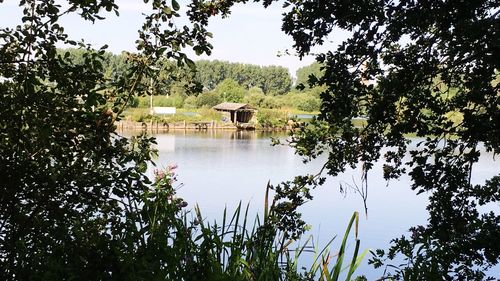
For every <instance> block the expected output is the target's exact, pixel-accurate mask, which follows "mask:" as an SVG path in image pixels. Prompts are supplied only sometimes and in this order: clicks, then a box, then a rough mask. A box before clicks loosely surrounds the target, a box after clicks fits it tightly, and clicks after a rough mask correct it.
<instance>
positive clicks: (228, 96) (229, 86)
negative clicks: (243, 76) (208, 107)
mask: <svg viewBox="0 0 500 281" xmlns="http://www.w3.org/2000/svg"><path fill="white" fill-rule="evenodd" d="M214 91H215V92H216V93H218V94H219V96H221V97H222V99H223V100H224V101H228V102H242V101H243V97H244V96H245V89H244V88H243V87H241V86H240V85H239V84H238V82H236V81H234V80H232V79H225V80H224V81H222V82H221V83H220V84H219V85H217V87H215V90H214Z"/></svg>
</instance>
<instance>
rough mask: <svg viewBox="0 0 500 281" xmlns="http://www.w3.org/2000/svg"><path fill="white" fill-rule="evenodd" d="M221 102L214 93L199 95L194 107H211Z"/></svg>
mask: <svg viewBox="0 0 500 281" xmlns="http://www.w3.org/2000/svg"><path fill="white" fill-rule="evenodd" d="M221 102H222V98H221V97H220V96H219V94H217V93H216V92H205V93H201V94H200V95H199V96H198V97H197V98H196V105H197V106H198V107H212V106H216V105H218V104H219V103H221Z"/></svg>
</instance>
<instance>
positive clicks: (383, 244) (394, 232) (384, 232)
mask: <svg viewBox="0 0 500 281" xmlns="http://www.w3.org/2000/svg"><path fill="white" fill-rule="evenodd" d="M154 136H155V137H156V138H157V142H158V150H159V157H158V159H156V162H157V166H158V167H162V166H164V167H166V166H167V165H169V164H177V165H178V169H177V172H178V174H179V176H178V179H179V182H181V183H183V186H182V187H181V188H180V189H179V191H178V193H179V196H181V197H183V198H184V199H185V200H186V201H187V202H188V203H189V204H190V206H191V207H192V206H193V205H194V204H195V203H197V204H198V205H199V206H200V208H201V210H202V213H203V215H204V216H205V217H206V219H207V220H210V221H213V220H214V219H219V218H221V217H222V212H223V209H224V207H225V206H227V207H228V209H229V210H233V209H234V208H235V207H236V206H237V205H238V203H239V202H240V201H242V202H243V203H244V204H246V203H248V202H249V203H250V204H251V207H250V209H251V213H252V215H255V214H256V213H257V212H260V213H262V210H263V204H264V203H263V202H264V194H265V188H266V184H267V182H268V181H270V182H271V183H272V184H277V183H279V182H281V181H285V180H290V179H293V177H294V176H295V175H299V174H306V173H317V172H318V171H319V170H320V169H321V166H322V164H323V161H324V159H325V158H321V157H320V158H319V159H316V160H315V161H313V162H311V163H308V164H306V165H305V164H303V163H302V160H301V158H300V157H299V156H297V155H295V153H294V150H293V149H291V148H289V147H287V146H271V140H270V137H279V138H285V137H286V135H284V134H270V133H263V132H247V131H239V132H236V131H201V132H200V131H173V132H169V133H164V134H155V135H154ZM413 143H415V142H413ZM498 168H499V166H498V161H497V162H495V160H494V158H493V155H492V154H488V153H483V156H482V157H481V161H480V162H479V163H477V164H476V166H475V168H474V171H475V172H474V178H472V180H473V181H474V182H475V183H480V182H483V181H484V179H485V178H487V177H491V176H493V175H495V174H496V173H498V170H499V169H498ZM360 182H361V172H360V170H348V171H346V173H344V174H343V175H342V176H339V177H335V178H331V177H330V178H328V180H327V182H326V183H325V184H324V185H323V186H321V187H319V188H317V189H316V190H314V191H312V194H313V196H314V197H315V198H314V200H312V201H311V202H308V203H307V204H306V205H305V206H304V207H303V208H302V209H301V210H302V211H303V215H304V219H305V221H306V222H307V223H308V224H309V225H311V227H312V230H311V232H310V234H312V235H314V237H315V239H318V240H319V242H320V245H323V244H324V243H326V242H327V241H329V240H330V239H331V238H332V237H333V236H335V235H338V238H337V239H336V240H337V243H336V244H334V245H333V248H332V249H333V251H335V250H336V249H338V244H339V243H340V242H339V241H338V240H340V239H341V238H340V237H341V236H342V235H343V233H344V231H345V228H346V227H347V223H348V220H349V219H350V217H351V215H352V213H353V212H354V211H358V212H359V213H360V215H361V216H360V229H359V230H360V233H359V234H360V239H361V249H367V248H370V249H377V248H384V249H386V248H387V247H388V245H389V241H390V240H391V239H392V238H395V237H399V236H401V235H402V234H404V233H406V230H407V229H408V228H410V227H411V226H415V225H419V224H425V222H426V217H427V212H426V210H425V206H426V200H427V197H426V196H425V194H424V195H420V196H415V194H414V192H413V191H411V190H410V188H409V185H410V182H409V178H408V177H402V178H401V179H399V180H392V181H390V182H386V181H385V180H383V178H382V169H381V164H380V163H377V164H376V165H375V167H374V169H373V170H372V171H371V172H369V174H368V186H369V191H368V192H369V194H368V201H367V203H368V216H365V214H364V206H363V201H362V199H361V197H360V196H359V195H358V194H356V193H355V192H353V191H352V190H348V191H347V192H346V193H345V194H344V193H341V192H340V185H341V184H342V185H343V186H344V187H345V186H346V183H348V184H351V185H352V184H353V183H356V184H360ZM496 208H497V209H496V210H497V211H498V206H496ZM351 241H352V240H351ZM353 245H354V243H350V246H351V249H352V248H353ZM367 261H368V255H367V257H366V258H365V261H364V263H363V265H362V266H361V267H360V268H359V270H358V271H357V273H358V274H364V275H366V276H367V278H368V280H373V279H375V278H376V277H379V276H380V275H381V271H379V270H377V271H375V270H374V269H373V268H372V267H371V266H369V265H368V264H367ZM497 270H498V267H497V268H496V269H495V271H497ZM499 272H500V271H499Z"/></svg>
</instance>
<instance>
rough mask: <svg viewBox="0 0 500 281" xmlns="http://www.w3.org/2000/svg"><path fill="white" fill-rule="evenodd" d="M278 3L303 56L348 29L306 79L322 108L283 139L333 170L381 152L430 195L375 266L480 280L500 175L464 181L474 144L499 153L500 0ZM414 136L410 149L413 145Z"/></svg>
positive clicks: (488, 257)
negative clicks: (423, 211)
mask: <svg viewBox="0 0 500 281" xmlns="http://www.w3.org/2000/svg"><path fill="white" fill-rule="evenodd" d="M238 2H245V1H217V2H216V3H215V4H214V3H212V2H210V5H211V6H210V9H212V10H215V11H216V12H219V13H221V14H222V15H225V16H227V15H229V14H230V8H231V6H232V5H233V4H235V3H238ZM273 2H274V1H263V5H264V6H265V7H267V6H269V5H271V4H272V3H273ZM206 5H207V4H206V3H200V5H199V7H197V9H198V10H202V11H203V10H205V9H207V6H206ZM282 5H283V10H284V12H283V25H282V29H283V31H284V32H285V33H286V34H288V35H290V36H291V37H292V38H293V40H294V48H295V50H296V52H297V55H298V56H299V57H303V56H305V55H307V54H309V53H310V52H311V50H312V48H313V47H314V46H317V45H322V44H323V43H324V42H326V41H327V40H328V36H331V35H333V36H335V30H336V29H343V30H346V31H349V32H350V33H351V35H350V37H349V38H348V39H347V40H345V41H344V42H343V43H341V44H340V46H339V47H338V48H335V49H332V50H330V51H327V52H325V53H321V54H318V55H317V61H318V62H319V63H321V64H322V65H323V67H322V71H323V75H320V77H316V78H313V79H312V81H311V82H312V84H313V85H321V86H324V87H325V90H324V91H323V93H322V94H321V99H322V103H321V113H320V115H319V117H318V118H317V120H316V121H315V122H313V123H312V124H311V125H310V126H304V127H301V128H298V130H296V131H295V133H294V135H293V136H292V141H291V145H293V146H294V147H295V148H296V149H297V152H298V153H299V154H301V155H303V156H305V157H306V158H308V159H310V158H316V157H317V156H318V155H319V154H327V155H328V161H327V162H326V164H325V168H326V171H327V173H328V174H330V175H337V174H339V173H342V172H343V171H345V169H346V168H347V167H355V166H361V167H362V169H363V171H364V176H363V178H364V179H366V178H367V175H368V174H369V173H370V171H371V170H372V168H373V167H374V163H375V162H377V161H383V162H384V163H385V164H384V165H383V172H384V176H385V177H386V179H392V178H398V177H399V176H401V175H402V174H403V173H406V174H408V175H409V176H410V177H411V179H412V184H411V186H410V187H409V188H411V189H413V190H415V193H416V194H421V193H427V194H428V195H429V204H428V207H427V210H428V212H429V218H428V221H427V224H426V225H423V226H415V227H414V228H412V229H411V230H410V231H411V233H412V234H411V236H409V237H408V236H403V237H401V238H399V239H395V240H394V243H393V246H392V247H391V249H390V250H389V252H388V254H387V256H386V255H384V251H378V252H377V255H378V257H376V258H375V259H374V260H373V262H374V264H375V265H376V266H381V265H382V264H383V262H384V260H381V259H380V258H381V257H388V258H389V260H390V259H393V258H395V257H396V256H398V258H403V259H404V260H405V261H406V263H405V264H403V265H399V266H397V267H396V270H395V271H391V272H390V273H389V274H390V275H391V276H392V277H393V278H396V279H404V280H443V279H444V280H483V279H487V270H488V269H489V268H491V267H492V266H493V265H495V264H497V263H498V261H499V256H500V246H499V244H498V243H491V241H496V240H498V237H500V223H499V222H500V216H499V211H498V208H497V207H498V206H496V209H495V210H492V211H489V210H487V211H484V210H485V209H484V206H491V205H489V204H490V203H493V205H494V204H497V203H498V200H499V199H500V198H499V197H500V176H499V175H496V176H494V177H492V178H490V179H487V180H486V181H484V182H480V183H474V182H472V181H471V178H472V175H473V173H474V169H473V166H474V163H476V162H477V161H478V159H479V157H480V155H481V150H482V149H484V150H485V151H487V152H493V153H494V155H496V154H498V153H499V152H500V145H499V144H500V121H499V120H500V118H499V117H500V107H499V98H500V94H499V87H500V86H499V84H498V82H494V81H495V79H497V77H498V71H499V69H500V60H498V57H499V56H500V53H499V50H500V49H499V47H498V42H499V26H500V19H499V14H500V10H499V9H500V3H499V2H498V1H493V0H480V1H453V0H443V1H411V0H402V1H390V0H380V1H365V0H355V1H342V0H333V1H300V0H299V1H286V2H285V3H283V4H282ZM358 116H366V118H367V121H366V122H367V124H366V125H365V126H362V127H359V126H356V125H355V124H353V122H351V120H352V119H353V118H355V117H358ZM408 135H416V136H417V137H418V138H417V139H413V140H412V139H409V138H408V137H407V136H408ZM412 141H413V142H417V148H416V149H414V148H410V146H409V143H410V142H412ZM481 147H482V148H481ZM382 148H384V150H382ZM383 151H386V152H383ZM406 156H408V158H405V157H406ZM366 188H367V182H366V181H365V182H364V184H363V189H366ZM389 204H390V203H389ZM386 262H388V261H386ZM490 278H494V276H493V277H490Z"/></svg>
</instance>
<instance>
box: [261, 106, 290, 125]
mask: <svg viewBox="0 0 500 281" xmlns="http://www.w3.org/2000/svg"><path fill="white" fill-rule="evenodd" d="M256 118H257V122H258V124H259V125H260V126H262V127H264V128H279V127H284V126H286V125H287V122H288V114H287V113H286V112H285V111H279V110H272V109H260V110H259V111H257V114H256Z"/></svg>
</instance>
